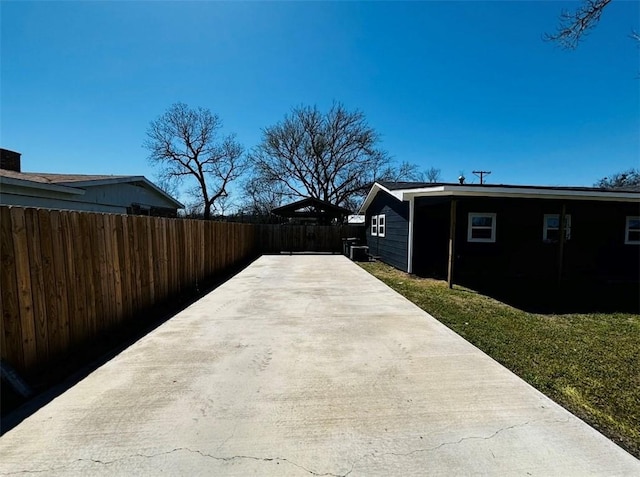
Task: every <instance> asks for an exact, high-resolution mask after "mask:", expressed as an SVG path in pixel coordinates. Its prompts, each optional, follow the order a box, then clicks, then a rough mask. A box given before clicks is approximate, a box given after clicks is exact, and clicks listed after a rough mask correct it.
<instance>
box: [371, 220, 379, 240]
mask: <svg viewBox="0 0 640 477" xmlns="http://www.w3.org/2000/svg"><path fill="white" fill-rule="evenodd" d="M371 235H372V236H373V237H377V236H378V216H377V215H372V216H371Z"/></svg>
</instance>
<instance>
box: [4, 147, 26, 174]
mask: <svg viewBox="0 0 640 477" xmlns="http://www.w3.org/2000/svg"><path fill="white" fill-rule="evenodd" d="M21 155H22V154H20V153H19V152H15V151H10V150H8V149H1V148H0V169H5V170H7V171H15V172H21V171H20V156H21Z"/></svg>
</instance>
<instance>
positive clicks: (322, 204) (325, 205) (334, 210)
mask: <svg viewBox="0 0 640 477" xmlns="http://www.w3.org/2000/svg"><path fill="white" fill-rule="evenodd" d="M305 207H314V208H316V209H317V212H306V211H304V212H301V211H300V209H303V208H305ZM271 212H272V213H273V214H275V215H279V216H281V217H319V216H323V215H324V216H329V217H338V216H342V215H349V214H350V213H351V211H350V210H349V209H345V208H344V207H340V206H338V205H334V204H332V203H330V202H326V201H324V200H320V199H315V198H313V197H306V198H304V199H301V200H298V201H296V202H292V203H290V204H287V205H283V206H281V207H276V208H275V209H273V210H272V211H271Z"/></svg>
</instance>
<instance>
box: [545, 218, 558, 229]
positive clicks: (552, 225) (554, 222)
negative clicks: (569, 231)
mask: <svg viewBox="0 0 640 477" xmlns="http://www.w3.org/2000/svg"><path fill="white" fill-rule="evenodd" d="M547 228H548V229H558V228H560V218H559V217H547Z"/></svg>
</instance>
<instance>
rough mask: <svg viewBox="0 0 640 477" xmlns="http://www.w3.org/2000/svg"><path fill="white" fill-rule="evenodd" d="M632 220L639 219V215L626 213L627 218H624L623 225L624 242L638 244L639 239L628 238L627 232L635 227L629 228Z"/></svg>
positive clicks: (639, 242)
mask: <svg viewBox="0 0 640 477" xmlns="http://www.w3.org/2000/svg"><path fill="white" fill-rule="evenodd" d="M632 220H640V216H637V215H627V218H626V220H625V226H624V243H625V244H626V245H638V244H640V240H629V232H630V231H631V230H636V229H631V228H630V227H629V225H631V221H632Z"/></svg>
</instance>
